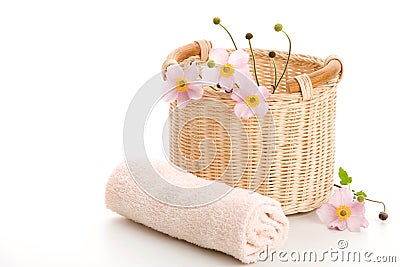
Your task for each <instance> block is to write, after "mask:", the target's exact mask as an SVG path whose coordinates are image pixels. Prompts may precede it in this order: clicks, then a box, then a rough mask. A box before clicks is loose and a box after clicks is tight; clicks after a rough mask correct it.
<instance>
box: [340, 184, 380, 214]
mask: <svg viewBox="0 0 400 267" xmlns="http://www.w3.org/2000/svg"><path fill="white" fill-rule="evenodd" d="M334 186H336V187H338V188H343V187H342V186H340V185H337V184H334ZM354 195H356V194H354ZM365 200H368V201H370V202H374V203H379V204H382V205H383V212H386V205H385V203H383V202H382V201H378V200H373V199H370V198H365Z"/></svg>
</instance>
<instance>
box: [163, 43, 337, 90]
mask: <svg viewBox="0 0 400 267" xmlns="http://www.w3.org/2000/svg"><path fill="white" fill-rule="evenodd" d="M211 47H212V44H211V42H210V41H206V40H199V41H195V42H194V43H191V44H187V45H185V46H182V47H179V48H177V49H175V50H174V51H172V52H171V53H170V54H169V55H168V56H167V59H166V60H165V61H164V64H163V65H162V68H161V70H162V73H163V76H164V79H165V71H166V69H167V67H168V66H170V65H174V64H178V63H179V62H181V61H182V60H184V59H186V58H188V57H191V56H199V55H200V59H201V60H203V61H206V60H207V59H208V54H209V52H210V50H211ZM324 65H325V66H324V67H323V68H321V69H319V70H317V71H315V72H312V73H310V74H308V76H309V78H310V80H311V84H312V85H313V87H316V86H320V85H322V84H324V83H326V82H327V81H329V80H331V79H333V78H335V77H336V76H337V75H338V74H339V73H340V77H339V80H340V79H341V77H342V73H343V64H342V62H341V61H340V59H339V58H338V57H337V56H334V55H332V56H329V57H328V58H327V59H326V60H325V64H324ZM286 85H287V91H288V93H296V92H300V91H301V88H300V84H299V82H298V80H297V79H295V78H291V79H288V81H287V82H286Z"/></svg>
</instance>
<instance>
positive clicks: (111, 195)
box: [106, 161, 289, 263]
mask: <svg viewBox="0 0 400 267" xmlns="http://www.w3.org/2000/svg"><path fill="white" fill-rule="evenodd" d="M153 166H154V169H155V170H156V171H157V172H158V173H159V174H161V175H162V176H163V177H167V180H168V182H169V183H171V184H174V185H179V186H186V187H190V186H192V187H199V186H202V185H207V184H209V183H210V181H208V180H204V179H201V178H198V177H196V176H194V175H192V174H190V173H186V172H181V171H179V170H177V169H176V168H174V167H173V166H170V165H169V164H168V163H167V162H162V161H159V162H154V163H153ZM129 167H130V168H129V169H128V168H127V165H126V163H122V164H120V165H119V166H118V167H117V168H116V169H115V171H114V172H113V174H112V175H111V177H110V179H109V181H108V184H107V188H106V205H107V208H109V209H110V210H112V211H114V212H117V213H118V214H120V215H122V216H125V217H127V218H129V219H131V220H133V221H135V222H138V223H141V224H144V225H146V226H148V227H151V228H153V229H155V230H157V231H160V232H162V233H165V234H168V235H170V236H172V237H175V238H178V239H183V240H186V241H187V242H190V243H193V244H196V245H198V246H201V247H204V248H209V249H214V250H218V251H222V252H224V253H226V254H229V255H232V256H233V257H235V258H237V259H239V260H240V261H242V262H243V263H252V262H256V261H258V260H259V255H260V253H261V252H262V251H264V250H265V249H266V247H267V246H268V251H273V250H276V249H278V248H279V247H280V246H281V245H282V244H283V242H284V241H285V240H286V238H287V233H288V226H289V222H288V219H287V218H286V216H285V215H284V213H283V210H282V208H281V206H280V203H279V202H277V201H276V200H274V199H271V198H268V197H266V196H262V195H260V194H258V193H254V192H250V191H247V190H244V189H241V188H234V189H231V191H230V192H229V193H228V194H226V195H225V196H223V197H222V198H220V199H219V200H216V201H214V202H211V203H210V204H207V205H203V206H201V207H179V206H174V205H170V204H168V203H164V202H161V201H159V200H156V199H155V198H154V197H152V196H150V195H149V194H147V193H145V192H144V191H143V190H142V189H141V188H140V187H139V186H138V183H137V182H135V180H136V181H137V178H138V177H140V178H141V181H143V180H146V178H147V177H146V175H149V173H148V172H147V171H146V170H145V169H143V167H142V166H141V164H140V163H137V162H136V163H135V162H133V163H131V162H130V163H129ZM131 173H132V175H131ZM132 176H133V177H132ZM149 180H151V179H149ZM139 184H140V183H139ZM153 186H154V187H158V186H159V185H158V184H157V183H155V184H154V185H153ZM221 186H223V187H225V186H226V187H228V186H227V185H225V184H221ZM159 187H160V188H158V189H157V191H158V192H159V193H160V192H162V191H163V190H164V188H163V187H162V186H159ZM165 193H166V194H170V193H171V192H165ZM194 197H195V196H194Z"/></svg>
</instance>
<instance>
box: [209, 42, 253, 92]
mask: <svg viewBox="0 0 400 267" xmlns="http://www.w3.org/2000/svg"><path fill="white" fill-rule="evenodd" d="M208 58H209V60H208V62H207V64H206V66H205V67H204V68H203V70H202V75H203V80H204V81H206V82H213V83H215V84H216V85H217V86H218V87H222V88H224V89H225V90H228V91H230V90H231V89H232V88H233V85H234V84H235V83H239V77H238V76H240V75H242V76H243V75H244V76H245V77H248V78H251V73H250V69H249V64H248V61H249V54H248V53H246V52H244V51H243V50H242V49H238V50H236V51H234V52H232V54H231V55H229V54H228V51H226V50H225V49H223V48H212V49H211V51H210V54H209V56H208Z"/></svg>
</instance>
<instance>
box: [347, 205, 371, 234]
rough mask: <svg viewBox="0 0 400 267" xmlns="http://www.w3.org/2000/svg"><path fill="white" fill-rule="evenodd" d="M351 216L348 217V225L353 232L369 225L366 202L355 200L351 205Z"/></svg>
mask: <svg viewBox="0 0 400 267" xmlns="http://www.w3.org/2000/svg"><path fill="white" fill-rule="evenodd" d="M350 209H351V216H350V217H349V218H348V219H347V226H348V228H349V230H350V231H352V232H360V231H361V228H366V227H368V221H367V219H366V218H365V206H364V202H358V201H353V203H352V205H351V206H350Z"/></svg>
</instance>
